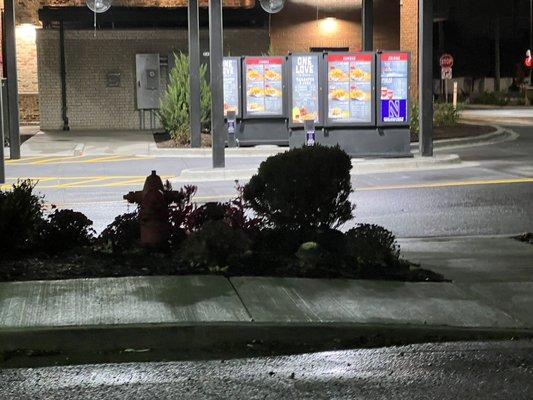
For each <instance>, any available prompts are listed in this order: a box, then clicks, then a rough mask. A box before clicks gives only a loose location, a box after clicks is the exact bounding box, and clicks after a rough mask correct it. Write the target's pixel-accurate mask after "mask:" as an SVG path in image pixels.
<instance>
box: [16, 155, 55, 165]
mask: <svg viewBox="0 0 533 400" xmlns="http://www.w3.org/2000/svg"><path fill="white" fill-rule="evenodd" d="M44 158H50V156H30V157H22V158H19V159H18V160H6V164H19V163H23V162H27V161H32V160H33V161H35V160H39V159H44Z"/></svg>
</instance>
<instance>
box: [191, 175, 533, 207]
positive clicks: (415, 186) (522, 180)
mask: <svg viewBox="0 0 533 400" xmlns="http://www.w3.org/2000/svg"><path fill="white" fill-rule="evenodd" d="M516 183H533V178H509V179H489V180H473V181H456V182H437V183H421V184H412V185H391V186H373V187H365V188H358V189H355V191H356V192H372V191H380V190H403V189H438V188H446V187H459V186H482V185H509V184H516ZM235 197H236V193H233V194H226V195H224V194H221V195H218V196H196V197H194V199H195V200H196V201H200V202H202V201H214V200H220V199H233V198H235Z"/></svg>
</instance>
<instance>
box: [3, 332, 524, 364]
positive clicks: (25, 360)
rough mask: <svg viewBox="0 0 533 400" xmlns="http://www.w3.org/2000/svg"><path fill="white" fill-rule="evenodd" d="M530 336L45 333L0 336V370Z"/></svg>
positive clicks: (396, 333)
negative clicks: (0, 368) (0, 344)
mask: <svg viewBox="0 0 533 400" xmlns="http://www.w3.org/2000/svg"><path fill="white" fill-rule="evenodd" d="M531 338H533V330H531V329H503V328H498V329H490V328H462V327H449V326H429V325H387V324H356V323H319V324H317V323H290V324H289V323H252V322H249V323H246V322H244V323H232V324H216V323H203V324H174V325H157V324H151V325H145V326H113V327H111V326H109V327H105V328H103V327H98V326H96V327H79V328H78V327H68V328H48V329H39V330H13V331H0V343H2V346H1V350H0V351H1V352H0V367H2V368H9V367H11V368H12V367H37V366H48V365H58V364H60V365H61V364H62V365H68V364H87V363H106V362H114V363H116V362H135V361H162V360H191V359H196V360H197V359H217V358H220V359H225V358H236V357H251V356H261V355H272V354H291V353H293V354H294V353H305V352H316V351H333V350H341V349H349V348H362V347H384V346H399V345H408V344H414V343H428V342H444V341H466V340H515V339H531ZM6 344H7V346H6Z"/></svg>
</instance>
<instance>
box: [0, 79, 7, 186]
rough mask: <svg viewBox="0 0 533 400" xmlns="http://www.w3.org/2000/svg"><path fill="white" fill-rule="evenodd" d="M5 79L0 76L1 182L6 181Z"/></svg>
mask: <svg viewBox="0 0 533 400" xmlns="http://www.w3.org/2000/svg"><path fill="white" fill-rule="evenodd" d="M3 92H4V80H3V79H2V78H0V183H6V167H5V154H4V112H3V111H4V96H3Z"/></svg>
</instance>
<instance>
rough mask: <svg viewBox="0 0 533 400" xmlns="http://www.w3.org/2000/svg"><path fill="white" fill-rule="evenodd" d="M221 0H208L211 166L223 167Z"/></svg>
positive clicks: (225, 134) (225, 132)
mask: <svg viewBox="0 0 533 400" xmlns="http://www.w3.org/2000/svg"><path fill="white" fill-rule="evenodd" d="M222 29H223V27H222V0H209V64H210V69H211V82H210V83H211V135H212V138H213V168H224V167H225V165H226V160H225V146H226V138H227V131H226V127H225V123H224V83H223V76H222V59H223V37H222Z"/></svg>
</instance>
